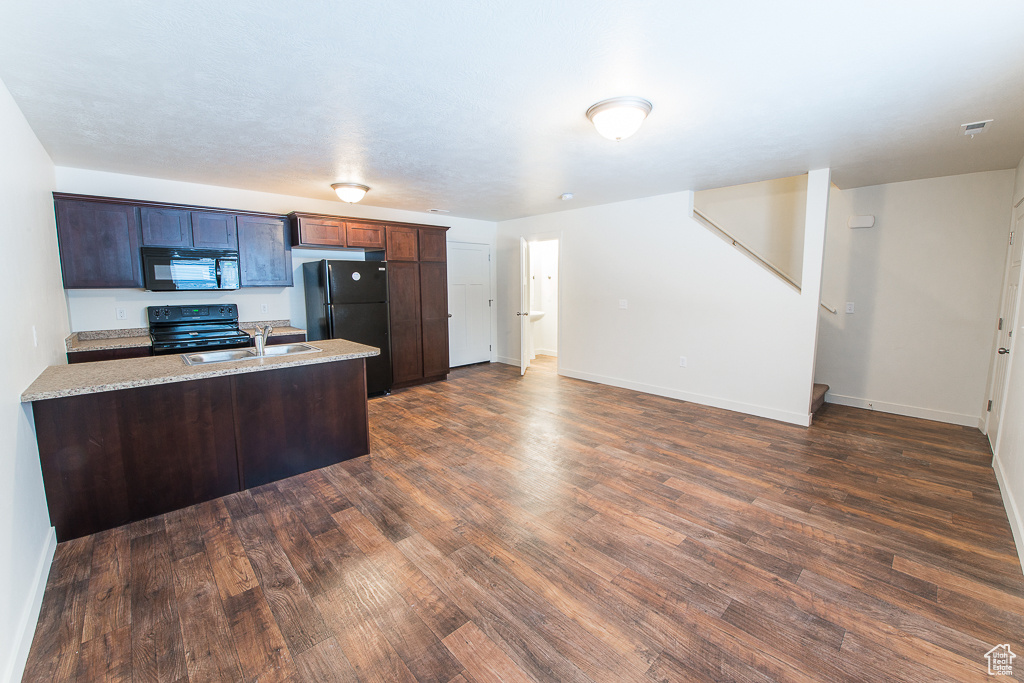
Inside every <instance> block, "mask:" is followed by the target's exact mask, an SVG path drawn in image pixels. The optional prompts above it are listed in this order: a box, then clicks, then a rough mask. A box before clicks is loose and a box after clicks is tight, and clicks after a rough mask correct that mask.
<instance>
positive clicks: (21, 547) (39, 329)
mask: <svg viewBox="0 0 1024 683" xmlns="http://www.w3.org/2000/svg"><path fill="white" fill-rule="evenodd" d="M0 150H2V153H0V207H3V211H0V235H2V240H3V243H4V245H5V246H4V249H2V250H0V272H2V273H3V274H4V278H5V279H6V281H7V282H8V284H9V286H10V288H11V289H10V290H9V291H8V292H7V293H6V295H5V296H4V298H3V302H4V303H3V309H2V314H0V317H2V318H3V320H4V325H5V327H6V329H5V333H4V346H3V353H2V354H0V387H2V390H0V681H6V680H20V679H21V671H22V669H23V668H24V666H25V659H26V658H27V656H28V647H29V645H31V641H32V635H33V633H34V631H35V623H36V618H37V616H38V614H39V605H40V601H41V599H42V589H43V588H44V587H45V584H46V574H47V571H48V570H49V566H50V559H51V558H52V556H53V550H54V547H55V545H56V539H55V536H54V535H53V529H52V527H51V526H50V517H49V513H48V512H47V509H46V496H45V494H44V492H43V479H42V473H41V471H40V467H39V451H38V450H37V448H36V438H35V429H34V424H33V422H32V412H31V408H30V407H29V406H26V405H22V404H21V403H20V401H19V397H20V396H21V392H22V391H24V390H25V389H26V388H27V387H28V385H29V384H31V383H32V381H33V380H34V379H35V378H36V377H37V376H38V375H39V373H40V372H42V371H43V369H44V368H45V367H46V366H47V365H52V364H56V363H62V362H64V361H63V359H64V337H65V336H67V312H66V310H65V307H64V293H63V291H62V289H61V280H60V270H59V267H58V256H57V235H56V232H55V228H54V219H53V198H52V197H51V196H50V193H51V192H52V191H53V189H54V169H53V164H52V163H51V161H50V158H49V157H48V156H47V154H46V152H45V151H44V150H43V148H42V146H41V145H40V144H39V141H38V140H37V139H36V137H35V134H34V133H33V132H32V130H31V128H29V126H28V123H27V122H26V121H25V118H24V117H23V116H22V114H21V111H19V109H18V107H17V105H16V104H15V103H14V100H13V99H12V98H11V96H10V94H9V93H8V91H7V88H6V87H5V86H4V85H3V84H2V83H0Z"/></svg>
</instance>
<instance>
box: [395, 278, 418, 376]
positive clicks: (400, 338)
mask: <svg viewBox="0 0 1024 683" xmlns="http://www.w3.org/2000/svg"><path fill="white" fill-rule="evenodd" d="M388 297H389V306H388V308H389V311H390V314H391V368H392V380H393V381H394V383H395V384H398V383H400V382H408V381H410V380H416V379H420V378H422V377H423V341H422V332H421V330H420V264H418V263H401V262H394V261H393V262H391V263H389V264H388Z"/></svg>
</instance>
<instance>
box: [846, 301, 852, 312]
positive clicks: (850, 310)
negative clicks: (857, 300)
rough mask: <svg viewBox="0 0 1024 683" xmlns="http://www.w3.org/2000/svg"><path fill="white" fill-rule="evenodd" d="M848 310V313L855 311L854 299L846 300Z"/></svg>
mask: <svg viewBox="0 0 1024 683" xmlns="http://www.w3.org/2000/svg"><path fill="white" fill-rule="evenodd" d="M846 312H847V313H853V302H852V301H847V302H846Z"/></svg>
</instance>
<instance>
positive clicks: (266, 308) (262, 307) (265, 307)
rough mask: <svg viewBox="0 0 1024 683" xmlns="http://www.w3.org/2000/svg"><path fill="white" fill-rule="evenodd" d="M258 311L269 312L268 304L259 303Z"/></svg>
mask: <svg viewBox="0 0 1024 683" xmlns="http://www.w3.org/2000/svg"><path fill="white" fill-rule="evenodd" d="M260 313H270V304H260Z"/></svg>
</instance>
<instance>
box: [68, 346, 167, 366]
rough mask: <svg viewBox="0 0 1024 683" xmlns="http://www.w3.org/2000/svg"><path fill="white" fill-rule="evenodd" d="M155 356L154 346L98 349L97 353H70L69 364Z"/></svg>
mask: <svg viewBox="0 0 1024 683" xmlns="http://www.w3.org/2000/svg"><path fill="white" fill-rule="evenodd" d="M152 355H153V347H152V346H125V347H123V348H120V349H98V350H96V351H68V353H67V357H68V363H69V364H71V363H91V362H93V361H98V360H119V359H121V358H145V357H146V356H152Z"/></svg>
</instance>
